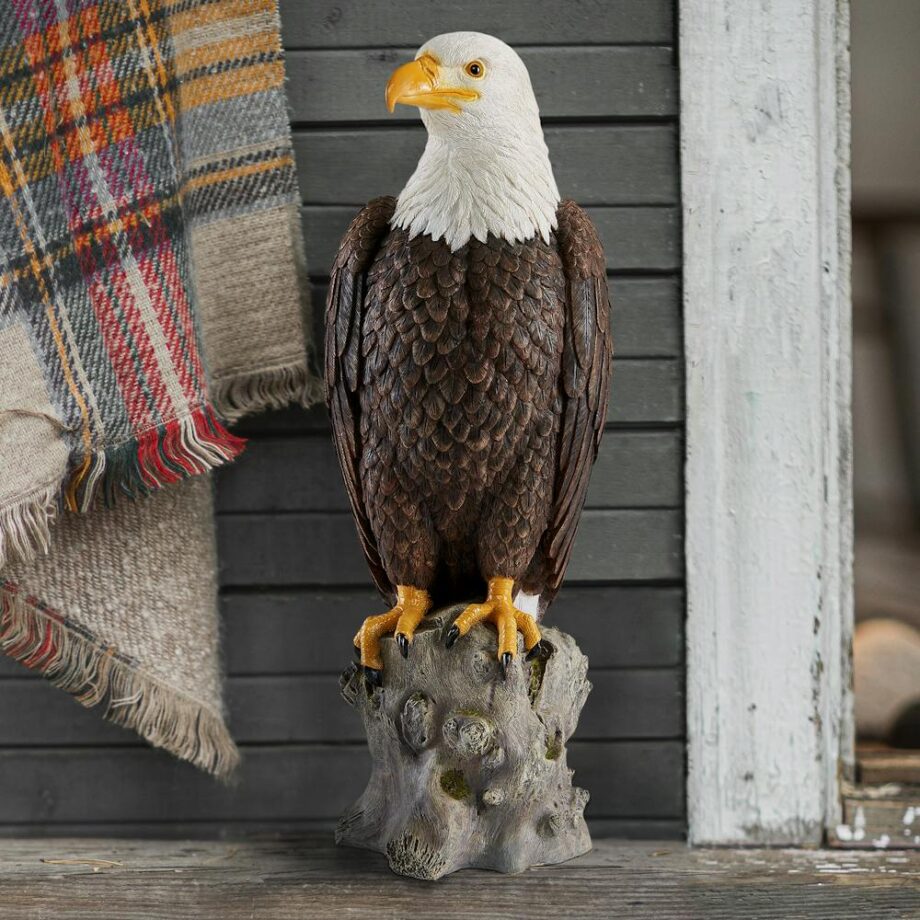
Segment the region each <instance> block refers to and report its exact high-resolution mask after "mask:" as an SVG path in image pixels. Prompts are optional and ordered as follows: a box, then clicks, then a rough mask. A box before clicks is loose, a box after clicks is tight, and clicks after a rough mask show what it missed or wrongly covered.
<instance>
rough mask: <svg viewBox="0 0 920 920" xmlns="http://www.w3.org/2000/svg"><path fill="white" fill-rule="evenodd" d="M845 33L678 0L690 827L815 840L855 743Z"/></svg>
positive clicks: (707, 838) (803, 2)
mask: <svg viewBox="0 0 920 920" xmlns="http://www.w3.org/2000/svg"><path fill="white" fill-rule="evenodd" d="M847 40H848V22H847V3H846V0H760V2H758V3H752V2H750V0H680V58H681V105H682V110H681V149H682V166H681V168H682V188H683V211H684V255H685V259H684V261H685V268H684V298H685V309H684V316H685V320H684V331H685V341H686V357H687V468H686V485H687V596H688V621H687V663H688V688H687V692H688V705H687V722H688V724H687V733H688V752H689V753H688V767H689V774H688V812H689V823H690V839H691V841H692V842H694V843H713V844H732V843H743V844H757V843H770V844H776V843H779V844H782V843H817V842H819V841H820V840H821V838H822V836H823V834H824V831H825V829H826V828H829V827H834V826H835V825H838V824H839V822H840V819H841V810H840V789H839V783H840V772H841V770H840V767H841V764H842V765H843V768H844V769H843V771H842V772H843V773H844V774H846V772H847V769H848V768H849V766H850V765H851V763H852V715H851V711H850V700H849V683H850V679H849V659H848V648H849V639H850V633H851V618H852V583H851V548H852V513H851V505H850V498H849V495H850V421H849V419H850V415H849V407H850V394H849V369H850V364H849V362H850V326H849V235H848V234H849V163H848V140H849V136H848V129H849V115H848V113H849V98H848V55H847V50H846V48H847ZM837 830H838V835H839V836H840V837H841V839H844V840H854V841H857V840H860V839H861V837H864V836H865V824H864V823H863V825H862V827H859V826H854V827H853V828H849V829H847V827H846V825H840V826H839V827H838V828H837ZM847 833H849V834H850V836H849V837H847V836H846V834H847Z"/></svg>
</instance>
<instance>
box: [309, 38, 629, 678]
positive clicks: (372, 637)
mask: <svg viewBox="0 0 920 920" xmlns="http://www.w3.org/2000/svg"><path fill="white" fill-rule="evenodd" d="M386 103H387V107H388V109H389V111H391V112H392V111H393V109H394V107H395V106H396V105H397V104H402V105H411V106H417V107H418V108H419V109H420V111H421V118H422V121H423V122H424V125H425V128H426V129H427V132H428V140H427V145H426V147H425V151H424V153H423V154H422V157H421V159H420V160H419V163H418V166H417V167H416V170H415V172H414V173H413V175H412V177H411V178H410V179H409V181H408V182H407V184H406V186H405V188H404V189H403V190H402V192H401V193H400V194H399V196H398V197H397V198H395V199H394V198H392V197H382V198H375V199H374V200H373V201H371V202H370V203H369V204H368V205H367V206H366V207H365V208H363V210H361V211H360V212H359V213H358V215H357V216H356V217H355V218H354V220H353V221H352V222H351V225H350V226H349V228H348V231H347V232H346V234H345V236H344V238H343V239H342V242H341V244H340V246H339V250H338V253H337V255H336V258H335V263H334V266H333V268H332V271H331V279H330V286H329V295H328V301H327V305H326V344H325V385H326V400H327V404H328V407H329V410H330V415H331V419H332V429H333V436H334V441H335V446H336V451H337V454H338V459H339V463H340V465H341V469H342V474H343V476H344V479H345V485H346V489H347V492H348V496H349V499H350V502H351V507H352V511H353V512H354V516H355V519H356V522H357V528H358V534H359V536H360V540H361V544H362V547H363V549H364V554H365V556H366V557H367V561H368V564H369V566H370V570H371V573H372V575H373V578H374V581H375V582H376V584H377V586H378V588H379V589H380V591H381V592H382V593H383V594H384V595H385V596H386V597H387V598H388V600H389V602H390V603H391V604H392V605H393V606H392V609H391V610H390V611H389V612H387V613H383V614H380V615H378V616H370V617H368V618H367V619H366V620H364V622H363V625H362V626H361V628H360V630H359V631H358V634H357V636H356V637H355V647H356V653H357V654H358V655H359V656H360V661H361V665H362V667H363V671H364V676H365V679H366V680H367V681H368V682H369V684H371V685H380V684H381V682H382V668H383V662H382V658H381V654H380V640H381V638H382V637H383V636H385V635H388V634H391V633H395V638H396V641H397V643H398V645H399V649H400V651H401V653H402V654H403V656H406V657H407V656H408V655H409V652H410V649H411V646H412V640H413V635H414V633H415V631H416V629H417V628H418V626H419V624H420V623H421V622H422V620H423V619H424V617H425V615H426V613H428V611H429V610H431V609H432V607H433V606H434V605H435V604H443V603H459V602H460V601H466V600H471V599H474V598H475V597H477V596H481V593H482V592H484V593H485V594H486V596H485V599H484V600H482V601H481V602H479V603H473V604H471V605H470V606H467V607H466V608H465V609H464V610H463V612H462V613H461V614H460V615H459V616H458V617H457V618H456V619H455V620H454V621H453V625H452V626H451V627H450V629H449V631H448V632H447V633H446V635H445V640H446V643H447V645H448V647H451V646H452V645H453V644H454V643H455V642H456V641H457V640H458V639H460V638H461V637H462V636H464V635H466V633H467V632H469V630H470V629H471V628H472V627H473V626H474V625H475V624H477V623H480V622H489V623H492V624H493V625H494V626H495V627H496V629H497V633H498V636H497V656H496V657H497V660H498V666H499V669H500V671H501V673H502V675H506V674H507V672H508V668H509V667H510V666H511V665H512V662H513V659H514V656H515V654H516V652H517V649H518V632H520V633H521V635H522V637H523V643H524V649H525V651H526V652H527V656H528V658H532V657H533V656H535V655H540V654H548V653H549V652H550V651H551V650H550V649H548V648H547V647H546V643H543V642H541V639H540V631H539V627H538V625H537V620H538V619H539V616H540V614H541V613H542V612H543V611H544V610H545V608H546V605H547V604H548V603H549V601H550V600H551V599H552V597H553V596H554V595H555V593H556V591H557V590H558V588H559V585H560V582H561V581H562V578H563V575H564V574H565V569H566V565H567V563H568V561H569V557H570V555H571V552H572V543H573V540H574V536H575V530H576V528H577V525H578V519H579V516H580V514H581V509H582V505H583V503H584V499H585V492H586V490H587V488H588V479H589V476H590V472H591V466H592V465H593V463H594V459H595V457H596V455H597V449H598V444H599V442H600V438H601V434H602V432H603V429H604V420H605V417H606V411H607V394H608V383H609V373H610V360H611V335H610V305H609V302H608V295H607V284H606V273H605V262H604V254H603V250H602V248H601V245H600V242H599V240H598V237H597V232H596V231H595V228H594V226H593V225H592V223H591V221H590V219H589V218H588V216H587V215H586V214H585V212H584V211H583V210H582V209H581V208H580V207H579V206H578V205H576V204H575V203H574V202H572V201H561V200H560V198H559V192H558V190H557V188H556V181H555V178H554V176H553V170H552V166H551V165H550V160H549V154H548V152H547V148H546V144H545V142H544V139H543V131H542V128H541V125H540V116H539V109H538V107H537V102H536V99H535V97H534V92H533V89H532V87H531V83H530V77H529V75H528V73H527V68H526V67H525V66H524V63H523V61H521V59H520V58H519V57H518V55H517V54H516V52H515V51H513V50H512V49H511V48H510V47H509V46H508V45H506V44H505V43H504V42H502V41H500V40H498V39H497V38H494V37H493V36H490V35H484V34H481V33H477V32H452V33H449V34H445V35H439V36H437V37H436V38H433V39H431V40H430V41H428V42H427V43H426V44H424V45H423V46H422V47H421V48H420V49H419V51H418V53H417V54H416V56H415V60H413V61H411V62H409V63H407V64H404V65H402V66H401V67H399V68H397V70H396V71H395V72H394V73H393V75H392V77H391V78H390V80H389V83H388V84H387V87H386ZM534 596H537V597H538V600H537V601H536V602H535V601H534ZM524 607H529V608H530V609H531V610H532V613H534V614H536V617H535V616H533V615H532V613H530V612H525V610H523V609H521V608H524Z"/></svg>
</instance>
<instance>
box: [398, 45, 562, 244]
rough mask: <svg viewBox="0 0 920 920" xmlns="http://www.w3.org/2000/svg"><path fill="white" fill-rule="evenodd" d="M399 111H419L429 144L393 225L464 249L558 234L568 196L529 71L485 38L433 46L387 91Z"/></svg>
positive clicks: (505, 48) (405, 66) (508, 51)
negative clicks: (558, 178)
mask: <svg viewBox="0 0 920 920" xmlns="http://www.w3.org/2000/svg"><path fill="white" fill-rule="evenodd" d="M386 103H387V108H388V109H389V111H390V112H392V111H393V110H394V108H395V107H396V106H397V105H411V106H415V107H417V108H418V109H419V111H420V113H421V117H422V122H423V123H424V125H425V128H426V129H427V131H428V145H427V146H426V148H425V153H424V154H423V156H422V158H421V160H420V161H419V164H418V167H417V169H416V171H415V173H414V174H413V176H412V178H411V179H410V180H409V182H408V183H407V185H406V187H405V188H404V189H403V191H402V193H401V194H400V196H399V199H398V202H397V207H396V212H395V214H394V216H393V225H394V226H397V227H404V228H405V229H407V230H409V231H410V234H411V235H417V234H419V233H427V234H430V235H431V236H432V238H433V239H442V238H443V239H444V240H445V241H446V242H447V243H448V245H449V246H450V247H451V249H457V248H459V247H460V246H463V245H464V244H465V243H466V242H468V241H469V239H470V237H475V238H476V239H478V240H481V241H483V242H484V241H485V239H486V237H487V236H488V234H490V233H492V234H494V235H495V236H498V237H501V238H503V239H506V240H508V241H510V242H522V241H524V240H528V239H531V238H533V237H534V236H535V235H540V236H542V237H543V238H544V239H548V237H549V233H550V232H551V231H552V230H553V229H554V228H555V226H556V208H557V206H558V204H559V192H558V189H557V188H556V182H555V179H554V177H553V171H552V167H551V165H550V161H549V154H548V152H547V149H546V143H545V141H544V139H543V129H542V127H541V125H540V110H539V107H538V106H537V100H536V97H535V96H534V91H533V87H532V86H531V83H530V75H529V74H528V72H527V68H526V67H525V66H524V62H523V61H522V60H521V58H520V57H519V56H518V54H517V52H515V51H514V50H513V49H512V48H510V47H509V46H508V45H506V44H505V43H504V42H503V41H501V40H500V39H498V38H495V37H494V36H492V35H485V34H483V33H482V32H449V33H446V34H444V35H438V36H436V37H435V38H432V39H430V40H429V41H427V42H425V44H424V45H422V47H421V48H419V49H418V51H417V52H416V55H415V59H414V60H412V61H409V62H408V63H407V64H403V65H402V66H401V67H398V68H397V69H396V71H395V72H394V73H393V75H392V76H391V77H390V80H389V82H388V83H387V87H386Z"/></svg>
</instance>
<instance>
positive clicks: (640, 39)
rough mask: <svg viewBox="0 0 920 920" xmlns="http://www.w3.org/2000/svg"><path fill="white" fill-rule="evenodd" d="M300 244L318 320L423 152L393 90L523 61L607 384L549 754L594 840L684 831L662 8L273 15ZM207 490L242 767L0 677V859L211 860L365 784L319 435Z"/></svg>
mask: <svg viewBox="0 0 920 920" xmlns="http://www.w3.org/2000/svg"><path fill="white" fill-rule="evenodd" d="M281 8H282V20H283V30H284V39H285V44H286V46H287V49H288V75H289V86H288V89H289V94H290V103H291V109H292V122H293V125H294V131H295V147H296V153H297V161H298V169H299V174H300V182H301V190H302V193H303V202H304V206H303V210H302V216H303V228H304V235H305V240H306V246H307V258H308V265H309V269H310V273H311V282H312V286H313V295H314V303H315V305H316V307H317V309H316V312H317V335H318V336H320V337H321V336H322V329H321V321H322V320H321V313H322V309H321V306H322V302H323V300H324V298H325V293H326V285H327V282H328V266H329V264H330V262H331V260H332V257H333V254H334V252H335V249H336V247H337V245H338V241H339V238H340V236H341V234H342V232H343V231H344V229H345V227H346V225H347V223H348V221H349V220H350V219H351V217H352V216H353V214H354V213H355V211H356V210H357V208H358V207H360V206H361V205H362V204H364V203H365V202H366V201H367V200H368V199H369V198H371V197H374V196H376V195H381V194H387V193H389V194H396V193H397V192H398V191H399V190H400V188H401V187H402V185H403V183H404V182H405V180H406V179H407V178H408V176H409V174H410V173H411V171H412V169H413V168H414V166H415V163H416V160H417V158H418V156H419V154H420V152H421V149H422V146H423V144H424V131H423V130H422V129H421V128H420V126H419V124H418V121H417V117H416V116H415V114H414V113H413V112H411V111H409V110H408V109H404V108H402V107H401V108H400V109H399V110H398V111H397V113H396V114H395V116H394V117H388V116H387V114H386V111H385V109H384V105H383V89H384V85H385V83H386V79H387V76H388V74H389V73H390V72H391V70H392V69H393V68H394V66H396V64H398V63H399V62H402V61H404V60H407V59H408V58H409V56H410V55H411V52H412V51H414V49H415V47H416V46H417V45H419V44H420V43H421V42H422V41H423V40H424V39H425V38H427V37H429V36H431V35H434V34H437V33H439V32H444V31H450V30H453V29H460V28H475V29H478V30H481V31H486V32H493V33H495V34H497V35H499V36H501V37H502V38H504V39H506V40H507V41H510V42H511V43H513V44H515V45H516V46H517V47H518V48H519V50H520V51H521V54H522V56H523V57H524V59H525V61H526V62H527V64H528V66H529V68H530V71H531V75H532V79H533V83H534V87H535V90H536V92H537V96H538V98H539V100H540V103H541V108H542V112H543V115H544V119H545V122H546V126H547V127H546V135H547V142H548V144H549V147H550V152H551V156H552V158H553V163H554V167H555V170H556V176H557V179H558V183H559V186H560V190H561V191H562V193H563V195H565V196H567V197H572V198H575V199H576V200H578V201H579V202H580V203H581V204H583V205H585V206H587V207H588V208H589V212H590V214H591V217H592V219H593V220H594V221H595V223H596V224H597V227H598V229H599V232H600V234H601V237H602V238H603V241H604V244H605V247H606V252H607V268H608V272H609V283H610V288H611V293H612V299H613V302H614V334H615V350H616V358H615V366H614V374H613V389H612V399H611V407H610V413H609V417H608V432H607V435H606V438H605V441H604V443H603V446H602V448H601V452H600V457H599V459H598V464H597V467H596V469H595V472H594V477H593V480H592V484H591V490H590V493H589V496H588V502H587V510H586V512H585V515H584V518H583V522H582V526H581V529H580V532H579V536H578V542H577V546H576V550H575V555H574V558H573V561H572V565H571V568H570V574H569V579H568V582H567V584H566V586H565V587H564V588H563V590H562V592H561V595H560V597H559V599H558V601H557V603H556V605H555V606H554V608H553V611H552V613H551V617H552V619H553V621H554V622H556V623H558V625H560V626H561V627H562V628H564V629H566V630H568V631H570V632H571V633H572V634H573V635H575V637H576V638H577V639H578V640H579V642H580V643H581V645H582V648H583V649H584V650H585V652H586V653H587V654H588V655H589V657H590V659H591V680H592V683H593V684H594V690H593V692H592V694H591V696H590V698H589V701H588V703H587V705H586V707H585V711H584V714H583V717H582V720H581V724H580V725H579V729H578V733H577V736H576V738H577V740H575V741H573V743H572V744H571V746H570V763H571V765H572V767H573V768H574V769H575V771H576V781H577V782H578V783H579V785H583V786H585V787H586V788H588V789H589V790H590V792H591V802H590V805H589V809H588V814H589V817H590V819H591V822H592V827H593V829H594V831H595V833H614V834H621V835H629V836H657V837H662V836H680V835H681V834H682V833H683V828H684V814H685V809H684V757H685V754H684V740H683V739H684V704H683V696H684V669H683V618H684V594H683V587H682V585H683V569H684V562H683V545H682V533H683V484H682V475H683V471H682V465H683V459H682V458H683V416H684V409H683V392H682V381H683V358H682V341H681V316H680V285H679V270H680V265H681V255H680V229H679V227H680V224H679V189H678V161H677V144H678V134H677V131H678V126H677V95H678V93H677V76H676V70H675V63H674V50H675V49H674V47H673V43H674V27H675V23H674V4H673V0H606V2H603V0H581V2H578V3H565V4H562V3H559V2H558V0H503V2H501V3H496V2H487V0H451V2H446V0H401V2H399V3H395V2H391V0H385V2H381V0H282V4H281ZM239 430H240V431H241V433H243V434H245V435H246V436H247V437H249V438H250V439H251V440H250V444H249V448H248V450H247V452H246V454H245V455H244V456H243V458H242V459H241V460H240V462H238V463H237V464H235V465H234V466H232V467H231V468H229V469H227V470H225V471H223V472H221V473H220V474H219V476H218V477H217V508H218V545H219V552H220V561H221V582H222V590H221V595H222V596H221V604H222V610H223V615H224V624H225V630H224V632H225V634H224V657H225V661H226V666H227V671H228V675H229V676H228V684H227V696H228V703H229V709H230V721H231V726H232V729H233V732H234V734H235V736H236V738H237V739H238V741H239V742H240V744H241V747H242V750H243V756H244V765H243V768H242V776H241V781H240V782H239V783H238V784H237V785H235V786H233V787H230V788H226V787H223V786H221V785H219V784H217V783H215V782H214V781H213V780H211V779H209V778H207V777H205V776H202V775H200V774H199V773H197V771H195V770H194V769H193V768H191V767H188V766H187V765H184V764H180V763H177V762H176V761H174V760H173V759H172V758H170V757H168V756H167V755H165V754H163V753H161V752H158V751H151V750H148V749H146V748H145V747H144V746H143V745H141V744H140V743H139V742H138V741H137V740H136V738H135V737H134V736H133V735H132V734H131V733H129V732H126V731H124V730H122V729H119V728H117V727H114V726H112V725H109V724H106V723H104V722H102V721H101V720H100V718H99V717H98V715H97V714H95V713H93V712H87V711H84V710H82V709H81V708H80V707H79V706H77V705H76V704H75V703H74V702H73V701H72V700H70V699H69V698H68V697H66V696H65V695H64V694H62V693H61V692H60V691H58V690H55V689H53V688H51V687H49V686H48V685H46V684H45V683H44V682H43V681H42V680H41V679H40V678H38V677H36V676H34V675H32V674H31V673H30V672H28V671H26V670H25V669H23V668H21V667H20V666H19V665H17V664H16V663H14V662H12V661H10V660H8V659H0V694H2V696H0V699H2V700H3V703H4V705H3V706H2V707H0V778H2V784H3V788H4V794H3V796H2V797H0V835H14V834H37V835H42V834H46V835H53V834H80V835H82V834H100V835H101V834H105V835H120V836H126V835H132V834H141V835H153V836H221V835H223V836H227V835H233V834H239V833H245V832H260V833H262V832H271V831H297V830H302V829H307V828H313V827H318V826H322V827H327V826H330V825H331V824H332V822H334V820H335V819H336V818H337V816H338V815H339V813H340V812H341V811H342V810H343V809H344V808H345V807H346V806H347V805H348V804H349V803H350V802H351V801H352V799H354V798H355V796H356V795H357V794H358V793H359V792H360V791H361V789H362V788H363V784H364V782H365V781H366V779H367V775H368V761H367V754H366V750H365V747H364V744H363V743H362V737H361V727H360V725H359V724H358V722H357V719H356V717H355V715H354V713H353V712H352V711H351V710H350V709H349V707H347V706H346V705H345V704H344V702H342V701H341V700H340V699H339V697H338V674H339V672H340V670H341V669H342V667H344V665H345V664H346V663H347V662H348V660H349V658H350V654H351V649H350V642H351V637H352V635H353V634H354V631H355V629H356V628H357V626H358V624H359V623H360V620H361V619H362V618H363V617H364V616H366V615H368V614H369V613H373V612H379V611H380V610H382V609H383V608H382V606H381V602H380V600H379V598H378V597H377V595H376V594H375V592H374V591H373V590H372V589H371V587H370V579H369V576H368V573H367V569H366V567H365V565H364V561H363V558H362V556H361V553H360V550H359V547H358V542H357V538H356V536H355V533H354V528H353V524H352V521H351V517H350V514H349V512H348V509H347V503H346V498H345V493H344V489H343V487H342V484H341V481H340V479H339V473H338V469H337V467H336V463H335V457H334V453H333V450H332V446H331V442H330V439H329V427H328V422H327V420H326V416H325V411H324V410H322V409H314V410H312V411H310V412H302V411H299V410H293V409H290V410H285V411H283V412H275V413H270V414H266V415H263V416H260V417H258V418H254V419H250V420H248V421H246V422H245V423H244V424H242V425H241V426H239Z"/></svg>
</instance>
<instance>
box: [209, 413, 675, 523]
mask: <svg viewBox="0 0 920 920" xmlns="http://www.w3.org/2000/svg"><path fill="white" fill-rule="evenodd" d="M680 473H681V448H680V434H679V432H676V431H665V432H647V431H611V432H610V433H609V434H608V435H607V436H606V437H605V439H604V441H603V442H602V443H601V448H600V451H599V453H598V458H597V463H596V465H595V468H594V472H593V475H592V479H591V486H590V489H589V491H588V497H587V502H586V507H588V508H674V507H679V506H680V502H681V497H682V487H681V478H680ZM348 508H349V505H348V498H347V496H346V494H345V488H344V486H343V485H342V477H341V473H340V472H339V466H338V461H337V459H336V456H335V449H334V448H333V446H332V441H331V439H330V438H328V437H326V436H325V435H318V436H312V437H311V436H307V437H299V438H265V439H259V440H253V441H251V442H250V443H249V445H248V447H247V449H246V451H245V452H244V453H243V455H242V457H240V459H239V461H238V462H236V463H234V464H232V465H231V466H228V467H224V468H223V469H222V470H220V472H219V473H218V478H217V509H218V511H221V512H254V511H261V512H268V511H284V512H289V511H347V510H348Z"/></svg>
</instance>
